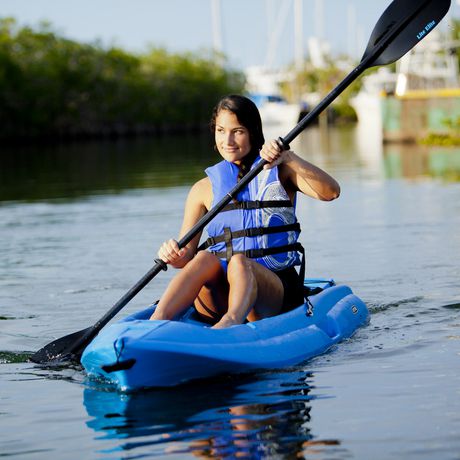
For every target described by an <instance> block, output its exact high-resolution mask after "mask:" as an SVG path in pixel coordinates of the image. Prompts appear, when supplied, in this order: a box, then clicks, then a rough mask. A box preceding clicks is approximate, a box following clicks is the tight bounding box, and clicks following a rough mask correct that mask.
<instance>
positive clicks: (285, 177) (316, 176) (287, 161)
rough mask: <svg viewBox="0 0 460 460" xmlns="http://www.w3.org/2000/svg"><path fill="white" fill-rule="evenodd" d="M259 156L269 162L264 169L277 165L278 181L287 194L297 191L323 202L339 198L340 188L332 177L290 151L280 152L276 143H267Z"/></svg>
mask: <svg viewBox="0 0 460 460" xmlns="http://www.w3.org/2000/svg"><path fill="white" fill-rule="evenodd" d="M260 156H261V157H262V158H264V159H265V160H267V161H268V162H269V164H268V165H266V166H265V167H266V168H273V167H274V166H277V165H279V172H280V180H281V182H282V183H283V185H284V187H285V188H286V190H287V191H288V192H289V191H293V192H297V191H299V192H302V193H304V194H305V195H308V196H311V197H313V198H316V199H318V200H323V201H331V200H335V199H336V198H338V197H339V195H340V186H339V184H338V182H337V181H336V180H335V179H334V178H333V177H332V176H330V175H329V174H327V173H326V172H325V171H323V170H322V169H320V168H318V167H317V166H315V165H314V164H312V163H309V162H308V161H306V160H304V159H303V158H300V157H299V156H298V155H297V154H296V153H294V152H292V151H291V150H282V149H281V147H280V146H279V144H278V142H277V141H275V140H273V141H270V142H267V143H266V144H265V145H264V146H263V147H262V150H261V152H260Z"/></svg>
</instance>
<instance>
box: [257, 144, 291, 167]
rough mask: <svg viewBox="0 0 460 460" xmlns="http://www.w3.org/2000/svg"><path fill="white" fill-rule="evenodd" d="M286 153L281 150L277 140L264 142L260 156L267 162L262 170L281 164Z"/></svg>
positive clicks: (286, 151)
mask: <svg viewBox="0 0 460 460" xmlns="http://www.w3.org/2000/svg"><path fill="white" fill-rule="evenodd" d="M287 153H288V150H283V148H282V147H281V146H280V144H279V143H278V141H277V140H275V139H273V140H271V141H269V142H266V143H265V144H264V145H263V147H262V149H261V151H260V156H261V157H262V158H263V159H264V160H266V161H268V164H266V165H265V166H264V169H271V168H274V167H275V166H278V165H279V164H281V163H282V162H283V161H284V159H285V156H286V154H287Z"/></svg>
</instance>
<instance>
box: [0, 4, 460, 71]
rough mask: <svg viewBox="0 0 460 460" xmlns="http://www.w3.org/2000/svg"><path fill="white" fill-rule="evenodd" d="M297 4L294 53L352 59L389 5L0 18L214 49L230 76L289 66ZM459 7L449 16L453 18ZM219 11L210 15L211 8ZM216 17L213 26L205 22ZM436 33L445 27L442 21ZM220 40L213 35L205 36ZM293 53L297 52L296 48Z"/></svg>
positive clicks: (121, 43) (136, 43) (159, 9)
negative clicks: (315, 51) (314, 40)
mask: <svg viewBox="0 0 460 460" xmlns="http://www.w3.org/2000/svg"><path fill="white" fill-rule="evenodd" d="M295 1H298V3H302V5H303V7H302V10H303V14H301V15H297V18H299V17H300V18H301V21H298V22H297V24H299V23H301V24H302V30H303V33H302V37H303V40H302V46H303V51H304V54H305V53H307V43H308V39H309V37H312V36H319V37H320V38H322V39H323V40H326V41H327V42H328V43H329V45H330V47H331V51H332V53H333V54H339V53H347V54H349V55H352V56H353V57H355V58H360V57H361V55H362V53H363V51H364V48H365V46H366V43H367V40H368V38H369V36H370V34H371V32H372V29H373V28H374V26H375V24H376V22H377V20H378V19H379V17H380V15H381V14H382V13H383V11H384V10H385V9H386V7H387V6H388V5H389V4H390V0H78V1H76V0H0V17H14V18H15V19H16V20H17V21H18V23H19V25H21V26H23V25H28V26H32V27H35V26H37V25H38V24H39V23H40V21H43V20H46V21H49V22H50V23H51V25H52V27H53V29H54V30H55V31H56V32H58V33H59V34H60V35H62V36H65V37H67V38H70V39H73V40H77V41H80V42H85V43H94V42H96V41H99V42H100V43H102V45H103V46H105V47H108V46H112V45H114V46H118V47H121V48H123V49H125V50H127V51H130V52H136V53H137V52H139V53H141V52H144V51H146V50H147V49H148V47H149V46H154V47H164V48H166V49H168V50H169V51H171V52H186V51H192V52H198V51H201V50H210V49H213V48H215V47H218V48H219V47H220V48H221V50H222V51H223V53H224V54H225V55H226V56H227V59H228V62H229V65H230V66H231V67H233V68H235V69H245V68H247V67H249V66H261V65H268V66H269V67H271V68H277V67H282V66H284V65H287V64H290V63H292V62H294V59H295V53H296V46H295V43H296V42H297V43H299V40H295V33H294V31H295V30H296V27H295V16H296V15H295V14H294V3H295ZM459 2H460V0H452V7H451V10H450V12H449V16H452V17H455V18H460V5H459ZM213 4H214V5H216V4H218V5H220V7H219V8H218V10H220V14H219V15H217V14H213V11H214V12H215V11H216V9H215V7H214V9H213V7H212V5H213ZM215 17H219V18H220V21H213V18H215ZM443 22H445V24H444V28H446V29H447V27H448V23H447V21H446V20H444V21H443ZM216 30H217V31H219V30H220V33H213V31H216ZM297 49H298V47H297Z"/></svg>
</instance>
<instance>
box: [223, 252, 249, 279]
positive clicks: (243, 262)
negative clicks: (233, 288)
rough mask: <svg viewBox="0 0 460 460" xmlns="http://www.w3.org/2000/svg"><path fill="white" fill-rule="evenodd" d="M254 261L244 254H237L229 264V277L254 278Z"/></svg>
mask: <svg viewBox="0 0 460 460" xmlns="http://www.w3.org/2000/svg"><path fill="white" fill-rule="evenodd" d="M252 264H253V261H252V260H251V259H249V258H248V257H246V256H245V255H243V254H235V255H233V256H232V258H231V259H230V261H229V263H228V268H227V273H228V276H229V277H232V276H245V277H253V275H254V272H253V267H252Z"/></svg>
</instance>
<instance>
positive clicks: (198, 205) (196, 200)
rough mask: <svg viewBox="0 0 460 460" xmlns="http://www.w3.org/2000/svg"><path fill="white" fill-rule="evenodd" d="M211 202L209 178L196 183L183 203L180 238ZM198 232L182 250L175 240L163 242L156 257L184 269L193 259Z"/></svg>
mask: <svg viewBox="0 0 460 460" xmlns="http://www.w3.org/2000/svg"><path fill="white" fill-rule="evenodd" d="M211 202H212V188H211V182H210V181H209V178H207V177H206V178H204V179H201V180H200V181H198V182H196V183H195V184H194V185H193V186H192V188H191V189H190V192H189V194H188V196H187V200H186V202H185V210H184V218H183V221H182V227H181V230H180V234H179V239H180V238H182V237H183V236H184V235H185V234H186V233H187V232H188V231H189V230H190V229H191V228H192V227H193V226H194V225H195V224H196V223H197V222H198V221H199V220H200V219H201V218H202V217H203V216H204V215H205V214H206V212H207V211H208V209H209V207H210V204H211ZM201 233H202V232H199V233H198V234H197V235H196V236H195V237H194V238H193V239H192V240H191V241H190V242H189V243H188V244H187V245H186V246H185V247H184V248H182V249H179V246H178V244H177V240H174V239H170V240H168V241H165V242H164V243H163V244H162V245H161V247H160V250H159V251H158V257H159V258H160V259H161V260H163V261H164V262H166V263H167V264H170V265H171V266H172V267H174V268H182V267H184V266H185V265H186V264H187V263H188V262H189V261H190V260H192V259H193V257H194V256H195V253H196V249H197V247H198V243H199V241H200V237H201Z"/></svg>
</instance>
